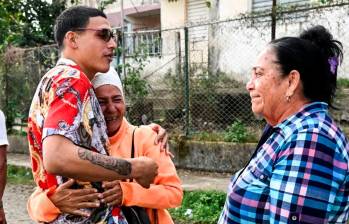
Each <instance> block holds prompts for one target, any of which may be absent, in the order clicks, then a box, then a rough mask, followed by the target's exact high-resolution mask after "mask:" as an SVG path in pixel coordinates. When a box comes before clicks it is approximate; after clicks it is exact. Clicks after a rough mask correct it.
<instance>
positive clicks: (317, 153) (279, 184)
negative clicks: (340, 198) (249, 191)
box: [269, 132, 347, 223]
mask: <svg viewBox="0 0 349 224" xmlns="http://www.w3.org/2000/svg"><path fill="white" fill-rule="evenodd" d="M281 147H282V149H281V151H280V154H279V155H278V158H277V159H276V162H275V164H274V169H273V172H272V176H271V178H270V193H269V197H270V218H271V222H272V220H274V221H275V220H276V221H275V222H279V221H280V222H281V223H289V222H295V223H298V222H299V223H303V222H306V223H326V222H327V221H328V218H329V211H330V210H331V206H336V205H335V197H336V192H337V191H338V190H339V188H340V186H341V183H342V182H343V180H344V177H345V172H346V170H347V163H346V162H345V161H344V158H343V157H342V156H341V155H342V154H341V153H340V149H339V147H338V146H337V144H336V141H335V140H334V139H332V138H330V137H329V136H327V135H325V134H321V133H314V132H301V133H298V134H295V135H293V136H291V138H290V140H289V141H288V142H287V144H285V145H283V146H281Z"/></svg>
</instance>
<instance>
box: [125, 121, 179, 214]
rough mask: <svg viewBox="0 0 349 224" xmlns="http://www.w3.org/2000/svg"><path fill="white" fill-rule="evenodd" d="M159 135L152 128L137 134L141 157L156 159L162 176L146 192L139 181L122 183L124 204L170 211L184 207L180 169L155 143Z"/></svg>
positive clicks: (142, 128) (143, 129) (144, 129)
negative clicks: (178, 170)
mask: <svg viewBox="0 0 349 224" xmlns="http://www.w3.org/2000/svg"><path fill="white" fill-rule="evenodd" d="M155 137H156V134H155V132H153V131H152V130H151V129H150V128H148V127H141V128H139V129H137V130H136V133H135V147H136V150H137V151H138V153H137V154H136V155H137V156H146V157H149V158H152V159H154V160H155V161H156V163H157V164H158V167H159V169H158V176H157V177H156V178H155V180H154V183H153V184H151V186H150V188H148V189H145V188H143V187H142V186H140V185H139V184H137V183H136V182H121V188H122V192H123V205H126V206H132V205H137V206H141V207H145V208H155V209H166V208H174V207H178V206H180V204H181V202H182V198H183V190H182V187H181V182H180V179H179V177H178V175H177V172H176V168H175V166H174V164H173V162H172V160H171V158H170V156H168V155H166V153H165V152H160V148H159V145H155V144H154V140H155Z"/></svg>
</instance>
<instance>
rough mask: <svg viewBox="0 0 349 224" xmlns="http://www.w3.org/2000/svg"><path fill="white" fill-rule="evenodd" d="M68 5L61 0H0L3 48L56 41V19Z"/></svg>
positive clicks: (1, 42)
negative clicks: (54, 33) (54, 37)
mask: <svg viewBox="0 0 349 224" xmlns="http://www.w3.org/2000/svg"><path fill="white" fill-rule="evenodd" d="M72 2H73V3H74V2H75V1H72ZM65 7H66V4H65V1H62V0H54V1H52V3H49V2H48V1H46V0H26V1H22V0H12V1H8V0H0V29H1V32H0V49H4V47H5V46H7V45H15V46H20V47H28V46H38V45H45V44H51V43H53V42H54V40H53V24H54V20H55V18H56V17H57V16H58V15H59V14H60V13H61V12H62V11H63V10H64V9H65Z"/></svg>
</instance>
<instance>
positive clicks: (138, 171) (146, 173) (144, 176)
mask: <svg viewBox="0 0 349 224" xmlns="http://www.w3.org/2000/svg"><path fill="white" fill-rule="evenodd" d="M129 161H130V162H131V164H132V171H131V178H133V179H135V180H136V181H137V183H139V184H140V185H141V186H142V187H145V188H149V187H150V184H151V183H153V180H154V178H155V177H156V176H157V175H158V165H157V164H156V163H155V161H154V160H152V159H150V158H147V157H143V156H141V157H137V158H134V159H129Z"/></svg>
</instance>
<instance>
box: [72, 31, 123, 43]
mask: <svg viewBox="0 0 349 224" xmlns="http://www.w3.org/2000/svg"><path fill="white" fill-rule="evenodd" d="M85 30H91V31H95V32H96V33H97V36H98V37H100V38H101V39H102V40H104V41H105V42H109V41H110V39H111V38H113V39H114V40H116V34H114V33H113V31H112V30H110V29H107V28H104V29H92V28H76V29H74V31H85Z"/></svg>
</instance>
